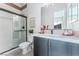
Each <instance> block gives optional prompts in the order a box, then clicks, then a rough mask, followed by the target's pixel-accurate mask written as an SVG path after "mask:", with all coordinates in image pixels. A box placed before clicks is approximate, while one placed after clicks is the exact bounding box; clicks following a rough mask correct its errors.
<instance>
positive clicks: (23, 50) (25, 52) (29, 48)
mask: <svg viewBox="0 0 79 59" xmlns="http://www.w3.org/2000/svg"><path fill="white" fill-rule="evenodd" d="M31 50H32V48H31V47H28V48H24V49H22V54H23V55H25V54H27V53H28V52H30V51H31Z"/></svg>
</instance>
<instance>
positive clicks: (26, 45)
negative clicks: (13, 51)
mask: <svg viewBox="0 0 79 59" xmlns="http://www.w3.org/2000/svg"><path fill="white" fill-rule="evenodd" d="M19 48H20V49H22V54H23V55H25V54H26V53H28V52H29V51H31V49H32V43H31V42H28V41H26V42H22V43H21V44H20V45H19Z"/></svg>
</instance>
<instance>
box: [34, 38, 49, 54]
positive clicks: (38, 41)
mask: <svg viewBox="0 0 79 59" xmlns="http://www.w3.org/2000/svg"><path fill="white" fill-rule="evenodd" d="M47 55H48V39H46V38H41V37H34V56H47Z"/></svg>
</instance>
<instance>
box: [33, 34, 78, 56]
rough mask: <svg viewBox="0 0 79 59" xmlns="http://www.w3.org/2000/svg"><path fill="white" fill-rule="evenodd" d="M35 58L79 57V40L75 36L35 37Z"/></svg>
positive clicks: (45, 35)
mask: <svg viewBox="0 0 79 59" xmlns="http://www.w3.org/2000/svg"><path fill="white" fill-rule="evenodd" d="M34 56H79V39H78V38H76V37H74V36H62V35H61V36H59V35H51V34H37V35H34Z"/></svg>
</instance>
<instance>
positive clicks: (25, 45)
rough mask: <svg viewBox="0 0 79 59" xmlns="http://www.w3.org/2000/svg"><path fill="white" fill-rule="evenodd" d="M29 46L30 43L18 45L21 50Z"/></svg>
mask: <svg viewBox="0 0 79 59" xmlns="http://www.w3.org/2000/svg"><path fill="white" fill-rule="evenodd" d="M30 44H31V43H30V42H23V43H21V44H20V45H19V47H20V48H21V49H23V48H27V47H28V46H29V45H30Z"/></svg>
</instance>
